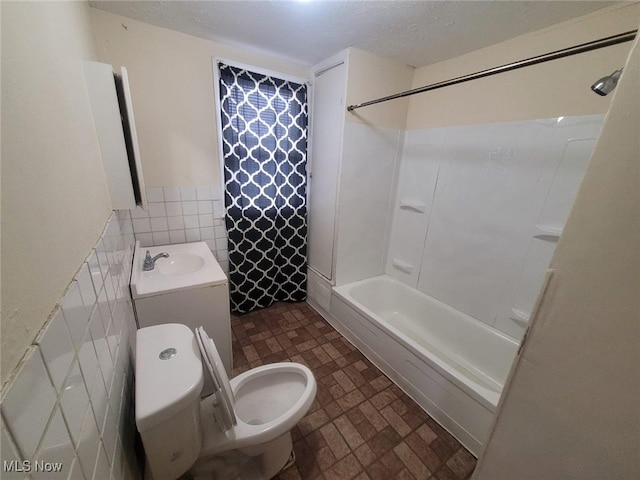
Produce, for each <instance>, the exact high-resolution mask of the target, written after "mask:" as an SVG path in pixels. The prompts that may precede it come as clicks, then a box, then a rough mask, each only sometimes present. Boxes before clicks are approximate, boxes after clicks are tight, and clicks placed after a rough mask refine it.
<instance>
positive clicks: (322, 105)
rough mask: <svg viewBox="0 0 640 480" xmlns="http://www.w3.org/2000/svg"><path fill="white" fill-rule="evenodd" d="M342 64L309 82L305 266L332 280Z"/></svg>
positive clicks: (343, 78)
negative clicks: (310, 95) (307, 234)
mask: <svg viewBox="0 0 640 480" xmlns="http://www.w3.org/2000/svg"><path fill="white" fill-rule="evenodd" d="M345 69H346V66H345V64H344V63H342V64H339V65H337V66H335V67H332V68H330V69H329V70H325V71H324V72H321V73H320V74H319V75H317V76H316V78H315V80H314V83H313V106H312V109H311V115H312V122H311V152H310V153H311V155H310V160H311V162H310V174H309V267H311V268H313V269H314V270H316V271H317V272H318V273H320V274H321V275H323V276H324V277H326V278H328V279H329V280H331V279H332V278H333V247H334V231H335V219H336V199H337V191H338V176H339V170H340V168H339V166H340V158H341V153H342V129H343V126H344V97H345V79H346V75H345Z"/></svg>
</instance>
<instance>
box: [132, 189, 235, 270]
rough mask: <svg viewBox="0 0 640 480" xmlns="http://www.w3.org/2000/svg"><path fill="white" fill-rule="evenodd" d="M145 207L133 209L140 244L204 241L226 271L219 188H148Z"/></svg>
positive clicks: (222, 211)
mask: <svg viewBox="0 0 640 480" xmlns="http://www.w3.org/2000/svg"><path fill="white" fill-rule="evenodd" d="M146 192H147V201H148V202H149V208H148V209H147V211H146V212H145V211H144V210H142V209H140V208H138V209H136V210H133V211H132V213H131V215H132V217H133V231H134V232H135V237H136V240H140V245H141V246H143V247H150V246H157V245H170V244H174V243H185V242H199V241H204V242H206V243H207V245H209V248H210V249H211V251H212V252H213V254H214V255H215V257H216V259H217V260H218V263H219V264H220V266H221V267H222V269H223V270H224V272H225V273H227V272H228V271H229V260H228V259H229V256H228V249H227V230H226V228H225V226H224V200H223V198H222V189H221V188H220V187H149V188H147V189H146Z"/></svg>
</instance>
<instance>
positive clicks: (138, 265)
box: [131, 242, 227, 299]
mask: <svg viewBox="0 0 640 480" xmlns="http://www.w3.org/2000/svg"><path fill="white" fill-rule="evenodd" d="M147 250H148V251H149V254H150V255H151V256H152V257H155V256H156V255H158V254H159V253H162V252H166V253H168V254H169V256H168V257H167V258H158V259H157V260H156V262H155V268H154V269H153V270H150V271H146V272H145V271H143V270H142V265H143V262H144V257H145V255H146V253H147ZM222 283H227V277H226V276H225V274H224V272H223V271H222V269H221V268H220V265H218V262H217V261H216V259H215V257H214V256H213V254H212V253H211V250H209V247H208V246H207V244H206V243H204V242H194V243H181V244H177V245H164V246H159V247H140V244H139V242H137V243H136V251H135V254H134V256H133V272H132V274H131V295H132V296H133V298H134V299H137V298H143V297H148V296H153V295H159V294H163V293H168V292H175V291H178V290H185V289H188V288H194V287H203V286H213V285H219V284H222Z"/></svg>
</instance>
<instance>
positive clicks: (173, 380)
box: [135, 324, 317, 480]
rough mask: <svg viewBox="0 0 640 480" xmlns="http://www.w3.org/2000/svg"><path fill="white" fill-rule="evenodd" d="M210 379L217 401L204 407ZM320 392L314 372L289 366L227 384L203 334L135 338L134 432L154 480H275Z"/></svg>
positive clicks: (156, 329)
mask: <svg viewBox="0 0 640 480" xmlns="http://www.w3.org/2000/svg"><path fill="white" fill-rule="evenodd" d="M205 375H206V376H209V377H210V380H211V383H213V385H214V387H213V390H214V393H213V394H211V395H209V396H207V397H205V398H202V399H201V398H200V393H201V391H202V387H203V385H204V377H205ZM316 388H317V387H316V381H315V378H314V377H313V374H312V373H311V370H309V369H308V368H307V367H306V366H304V365H301V364H298V363H292V362H283V363H273V364H269V365H264V366H261V367H256V368H253V369H251V370H249V371H247V372H244V373H242V374H240V375H238V376H237V377H235V378H233V379H231V380H229V378H228V377H227V374H226V371H225V369H224V366H223V364H222V361H221V359H220V356H219V355H218V352H217V349H216V346H215V344H214V342H213V340H211V338H210V337H209V336H208V335H207V334H206V332H205V331H204V329H203V328H202V327H199V328H197V329H196V334H195V335H194V333H193V331H192V330H191V329H190V328H189V327H187V326H185V325H181V324H163V325H155V326H151V327H146V328H142V329H140V330H138V331H137V336H136V400H135V412H136V425H137V427H138V431H139V432H140V436H141V438H142V443H143V446H144V450H145V455H146V459H147V465H148V466H149V470H150V473H151V477H152V478H153V479H154V480H164V479H171V480H173V479H176V478H178V477H180V476H181V475H183V474H184V473H187V472H188V474H189V476H190V477H192V478H194V479H197V480H200V479H203V480H204V479H216V480H223V479H236V478H241V479H242V480H249V479H251V480H254V479H255V480H258V479H265V480H266V479H269V478H272V477H273V476H275V475H276V474H277V473H278V472H279V471H280V470H281V469H282V468H283V467H284V466H285V465H286V464H287V462H288V461H289V460H290V457H291V455H292V442H291V433H290V431H291V429H292V428H293V427H294V426H295V425H296V423H298V421H299V420H300V419H301V418H302V417H303V416H304V415H305V414H306V413H307V411H308V410H309V407H310V406H311V403H312V402H313V400H314V398H315V395H316Z"/></svg>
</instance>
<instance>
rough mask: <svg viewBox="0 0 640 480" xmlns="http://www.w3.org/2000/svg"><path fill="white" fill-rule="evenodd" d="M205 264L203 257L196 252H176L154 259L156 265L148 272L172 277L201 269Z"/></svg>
mask: <svg viewBox="0 0 640 480" xmlns="http://www.w3.org/2000/svg"><path fill="white" fill-rule="evenodd" d="M204 266H205V261H204V258H202V257H201V256H200V255H198V254H196V253H187V252H176V253H171V254H169V257H168V258H159V259H158V260H156V266H155V268H154V269H153V270H151V271H150V272H149V274H151V275H153V274H157V275H164V276H167V277H173V276H178V275H190V274H192V273H197V272H199V271H200V270H202V269H203V268H204Z"/></svg>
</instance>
